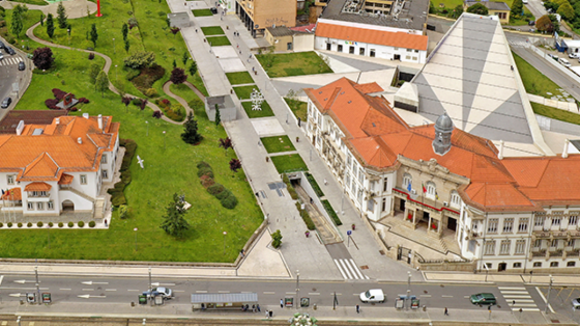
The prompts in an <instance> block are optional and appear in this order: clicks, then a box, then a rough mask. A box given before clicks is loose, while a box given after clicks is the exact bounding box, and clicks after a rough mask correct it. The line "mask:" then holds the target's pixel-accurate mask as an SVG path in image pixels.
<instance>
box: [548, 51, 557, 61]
mask: <svg viewBox="0 0 580 326" xmlns="http://www.w3.org/2000/svg"><path fill="white" fill-rule="evenodd" d="M548 57H550V58H552V59H554V60H556V61H558V59H559V58H558V56H557V55H555V54H551V53H548Z"/></svg>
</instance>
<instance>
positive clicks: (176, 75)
mask: <svg viewBox="0 0 580 326" xmlns="http://www.w3.org/2000/svg"><path fill="white" fill-rule="evenodd" d="M169 80H171V82H172V83H174V84H175V85H179V84H183V82H185V81H186V80H187V75H186V74H185V71H183V69H181V68H174V69H173V70H172V71H171V77H169Z"/></svg>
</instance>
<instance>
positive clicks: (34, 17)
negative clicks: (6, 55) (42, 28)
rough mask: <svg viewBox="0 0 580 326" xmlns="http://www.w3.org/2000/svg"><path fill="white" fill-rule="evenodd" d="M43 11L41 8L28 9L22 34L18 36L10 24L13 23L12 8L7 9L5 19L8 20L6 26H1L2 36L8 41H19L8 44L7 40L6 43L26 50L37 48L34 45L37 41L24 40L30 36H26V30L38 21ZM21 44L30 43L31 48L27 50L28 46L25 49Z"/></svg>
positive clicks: (24, 16) (0, 32)
mask: <svg viewBox="0 0 580 326" xmlns="http://www.w3.org/2000/svg"><path fill="white" fill-rule="evenodd" d="M45 4H46V3H45ZM41 13H42V11H40V10H28V11H27V12H26V14H24V15H23V18H24V19H23V21H22V31H21V32H20V35H18V37H16V35H14V34H13V33H12V29H11V28H10V26H11V25H12V9H6V10H5V12H4V20H5V21H6V27H4V28H0V35H2V37H4V38H5V39H6V40H7V41H9V40H10V39H16V40H17V42H18V43H17V44H6V42H4V43H5V44H6V45H9V46H12V47H18V48H19V49H20V50H23V51H26V52H32V51H31V50H33V49H34V48H35V46H34V47H33V45H34V44H36V43H34V42H30V41H28V43H26V42H23V41H24V40H29V38H28V37H27V36H26V30H27V29H29V28H30V27H31V26H32V25H34V24H36V23H38V21H39V19H40V14H41ZM20 44H23V45H26V44H28V45H29V47H30V48H31V49H29V50H27V49H26V46H25V47H24V49H23V48H22V46H21V45H20Z"/></svg>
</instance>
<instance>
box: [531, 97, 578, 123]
mask: <svg viewBox="0 0 580 326" xmlns="http://www.w3.org/2000/svg"><path fill="white" fill-rule="evenodd" d="M530 103H531V104H532V108H533V109H534V113H536V114H539V115H543V116H545V117H548V118H552V119H556V120H560V121H565V122H569V123H574V124H577V125H580V115H578V114H576V113H572V112H568V111H564V110H560V109H557V108H553V107H550V106H545V105H542V104H539V103H534V102H530Z"/></svg>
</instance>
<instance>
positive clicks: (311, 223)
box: [296, 202, 316, 231]
mask: <svg viewBox="0 0 580 326" xmlns="http://www.w3.org/2000/svg"><path fill="white" fill-rule="evenodd" d="M296 208H297V209H298V211H299V212H300V217H302V220H303V221H304V223H306V227H307V228H308V230H310V231H313V230H316V225H314V221H312V218H311V217H310V214H308V212H307V211H306V210H305V209H302V208H301V207H300V203H299V202H296Z"/></svg>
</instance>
